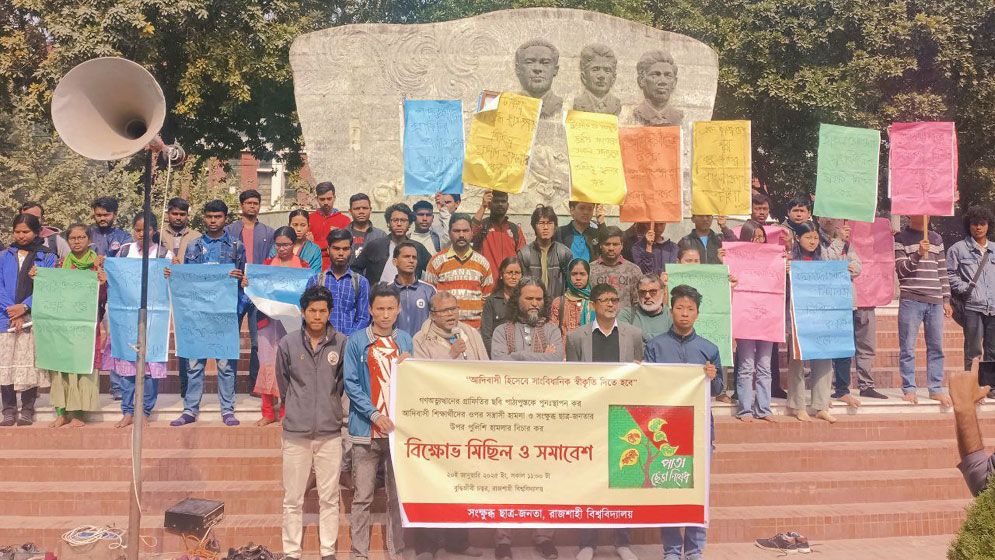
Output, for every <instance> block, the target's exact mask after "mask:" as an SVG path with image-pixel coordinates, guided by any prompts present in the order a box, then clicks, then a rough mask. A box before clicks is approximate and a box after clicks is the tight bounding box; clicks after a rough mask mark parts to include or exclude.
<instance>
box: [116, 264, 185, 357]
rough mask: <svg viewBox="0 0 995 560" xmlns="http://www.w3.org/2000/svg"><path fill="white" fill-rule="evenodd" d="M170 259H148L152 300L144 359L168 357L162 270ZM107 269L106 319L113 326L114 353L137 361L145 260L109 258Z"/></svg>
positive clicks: (166, 316) (167, 331) (164, 284)
mask: <svg viewBox="0 0 995 560" xmlns="http://www.w3.org/2000/svg"><path fill="white" fill-rule="evenodd" d="M167 266H169V260H168V259H149V299H148V314H147V319H148V320H147V322H146V329H147V333H146V342H145V361H147V362H166V361H167V360H168V359H169V356H168V351H169V290H168V289H167V285H166V278H165V277H164V276H163V274H162V271H163V269H164V268H166V267H167ZM104 270H105V271H106V272H107V322H108V324H109V325H110V335H111V356H114V357H115V358H117V359H119V360H128V361H129V362H134V361H136V360H137V359H138V356H137V355H136V353H135V346H136V345H137V343H138V308H139V306H140V305H141V295H142V259H132V258H127V257H121V258H118V257H109V258H107V259H106V260H105V261H104Z"/></svg>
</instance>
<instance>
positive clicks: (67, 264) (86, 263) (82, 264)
mask: <svg viewBox="0 0 995 560" xmlns="http://www.w3.org/2000/svg"><path fill="white" fill-rule="evenodd" d="M96 260H97V253H96V252H95V251H94V250H93V249H87V251H86V252H85V253H83V256H82V257H77V256H76V255H75V254H74V253H73V252H72V251H70V252H69V254H68V255H66V259H65V260H64V261H62V268H72V269H76V270H90V269H91V268H93V267H94V265H96Z"/></svg>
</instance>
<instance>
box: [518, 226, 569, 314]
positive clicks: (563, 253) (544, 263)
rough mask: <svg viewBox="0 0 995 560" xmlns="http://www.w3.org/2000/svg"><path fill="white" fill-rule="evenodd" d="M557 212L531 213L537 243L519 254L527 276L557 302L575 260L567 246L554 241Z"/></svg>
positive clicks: (529, 245)
mask: <svg viewBox="0 0 995 560" xmlns="http://www.w3.org/2000/svg"><path fill="white" fill-rule="evenodd" d="M556 224H557V218H556V211H555V210H553V208H552V207H551V206H539V207H538V208H536V209H535V210H533V211H532V231H534V232H535V234H536V238H535V241H533V242H532V243H530V244H528V245H526V246H525V247H522V248H521V249H520V250H519V251H518V260H519V261H521V263H522V266H523V267H524V271H525V273H526V274H527V275H528V276H531V277H532V278H535V279H536V280H539V281H540V282H542V283H543V284H544V285H545V286H546V288H547V289H549V297H551V298H554V299H555V298H557V297H559V296H560V295H562V294H563V291H564V290H565V289H566V283H565V282H564V280H565V279H564V276H565V271H566V266H567V263H569V262H570V260H571V259H572V258H573V257H572V256H571V253H570V249H568V248H567V246H566V245H564V244H562V243H560V242H558V241H555V240H554V239H553V237H554V236H555V235H556Z"/></svg>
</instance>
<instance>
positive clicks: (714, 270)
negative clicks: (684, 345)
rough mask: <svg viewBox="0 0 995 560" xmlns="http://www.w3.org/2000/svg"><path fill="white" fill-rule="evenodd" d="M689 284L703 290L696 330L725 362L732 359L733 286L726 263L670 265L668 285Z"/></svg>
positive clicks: (726, 363)
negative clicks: (712, 345)
mask: <svg viewBox="0 0 995 560" xmlns="http://www.w3.org/2000/svg"><path fill="white" fill-rule="evenodd" d="M681 284H686V285H688V286H691V287H692V288H694V289H696V290H698V291H699V292H701V307H699V308H698V321H697V322H695V324H694V330H695V332H697V333H698V335H699V336H701V337H704V338H706V339H707V340H709V341H711V342H712V343H713V344H715V345H716V346H718V347H719V354H720V355H721V356H722V365H723V366H729V367H731V366H732V365H733V362H732V287H731V286H730V285H729V267H728V266H726V265H724V264H668V265H667V287H668V289H670V290H673V289H674V288H675V287H676V286H680V285H681Z"/></svg>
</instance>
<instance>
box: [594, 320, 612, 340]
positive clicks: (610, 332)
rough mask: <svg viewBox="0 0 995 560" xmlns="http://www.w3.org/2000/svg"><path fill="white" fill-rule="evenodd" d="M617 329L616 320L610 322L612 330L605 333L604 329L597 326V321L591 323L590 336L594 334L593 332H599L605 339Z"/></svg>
mask: <svg viewBox="0 0 995 560" xmlns="http://www.w3.org/2000/svg"><path fill="white" fill-rule="evenodd" d="M617 328H618V319H615V320H614V321H612V328H610V329H608V332H605V331H604V329H602V328H601V325H599V324H598V320H597V319H595V320H593V321H591V334H594V331H601V334H603V335H605V336H606V337H607V336H611V334H612V333H613V332H615V330H616V329H617Z"/></svg>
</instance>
